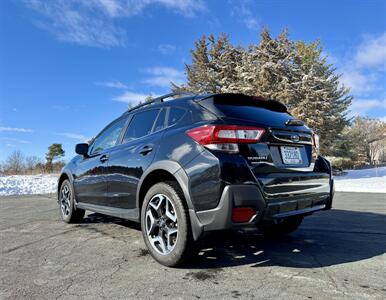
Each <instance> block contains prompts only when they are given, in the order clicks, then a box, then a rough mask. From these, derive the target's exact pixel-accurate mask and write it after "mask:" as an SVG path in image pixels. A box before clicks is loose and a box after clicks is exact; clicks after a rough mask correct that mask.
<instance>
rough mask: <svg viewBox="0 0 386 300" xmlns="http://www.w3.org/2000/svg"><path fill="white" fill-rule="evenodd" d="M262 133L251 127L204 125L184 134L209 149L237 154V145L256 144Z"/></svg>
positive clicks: (261, 130)
mask: <svg viewBox="0 0 386 300" xmlns="http://www.w3.org/2000/svg"><path fill="white" fill-rule="evenodd" d="M264 132H265V130H264V129H263V128H258V127H252V126H239V125H205V126H201V127H197V128H192V129H189V130H188V131H187V132H186V134H187V135H189V136H190V137H191V138H192V139H194V140H195V141H196V142H197V143H199V144H200V145H203V146H205V147H207V148H209V149H212V150H220V151H226V152H238V146H237V144H242V143H247V144H248V143H249V144H252V143H257V142H258V141H259V140H260V139H261V137H262V135H263V134H264Z"/></svg>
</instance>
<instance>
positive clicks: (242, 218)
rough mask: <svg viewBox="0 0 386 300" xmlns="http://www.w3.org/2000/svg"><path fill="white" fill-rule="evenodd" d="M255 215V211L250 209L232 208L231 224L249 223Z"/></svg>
mask: <svg viewBox="0 0 386 300" xmlns="http://www.w3.org/2000/svg"><path fill="white" fill-rule="evenodd" d="M255 214H256V211H255V210H254V209H253V208H252V207H234V208H233V209H232V222H233V223H246V222H249V221H250V220H251V219H252V217H253V216H254V215H255Z"/></svg>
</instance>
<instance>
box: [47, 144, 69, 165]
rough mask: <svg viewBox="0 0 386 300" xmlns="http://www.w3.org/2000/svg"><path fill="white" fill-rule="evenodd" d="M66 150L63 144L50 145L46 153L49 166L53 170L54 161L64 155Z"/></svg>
mask: <svg viewBox="0 0 386 300" xmlns="http://www.w3.org/2000/svg"><path fill="white" fill-rule="evenodd" d="M64 153H65V152H64V150H63V148H62V144H52V145H51V146H49V147H48V152H47V154H46V160H47V168H48V169H49V170H51V171H52V167H53V164H52V163H53V161H54V160H55V159H58V158H60V157H63V156H64Z"/></svg>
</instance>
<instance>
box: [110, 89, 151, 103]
mask: <svg viewBox="0 0 386 300" xmlns="http://www.w3.org/2000/svg"><path fill="white" fill-rule="evenodd" d="M149 96H152V97H157V95H155V94H152V93H150V94H142V93H134V92H129V91H126V92H124V93H123V94H122V95H119V96H116V97H114V98H113V100H115V101H119V102H124V103H129V104H131V105H136V104H138V103H139V102H143V101H145V100H146V98H147V97H149Z"/></svg>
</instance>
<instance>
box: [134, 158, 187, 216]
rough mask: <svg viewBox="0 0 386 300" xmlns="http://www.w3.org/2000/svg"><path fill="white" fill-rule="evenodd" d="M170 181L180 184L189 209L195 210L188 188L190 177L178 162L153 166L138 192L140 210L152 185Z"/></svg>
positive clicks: (145, 175)
mask: <svg viewBox="0 0 386 300" xmlns="http://www.w3.org/2000/svg"><path fill="white" fill-rule="evenodd" d="M169 180H172V181H176V182H177V183H178V185H179V187H180V188H181V190H182V192H183V194H184V197H185V201H186V204H187V206H188V208H193V205H192V202H191V199H190V193H189V188H188V187H189V182H188V176H187V175H186V173H185V172H184V171H183V169H182V168H181V166H180V165H179V164H178V163H177V162H174V161H166V160H165V161H159V162H157V163H155V164H153V165H152V166H151V167H150V168H149V169H148V170H146V172H145V173H144V175H143V176H142V178H141V180H140V182H139V184H138V186H139V188H138V190H137V207H138V208H139V209H140V208H141V206H142V203H143V199H144V198H145V195H146V192H147V191H148V190H149V188H150V187H151V186H152V185H154V184H156V183H158V182H163V181H169Z"/></svg>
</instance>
